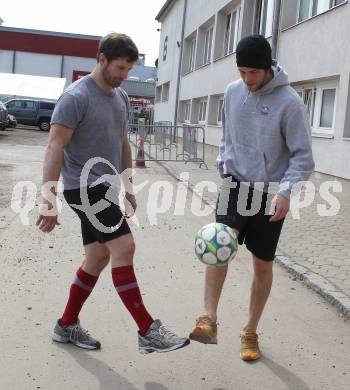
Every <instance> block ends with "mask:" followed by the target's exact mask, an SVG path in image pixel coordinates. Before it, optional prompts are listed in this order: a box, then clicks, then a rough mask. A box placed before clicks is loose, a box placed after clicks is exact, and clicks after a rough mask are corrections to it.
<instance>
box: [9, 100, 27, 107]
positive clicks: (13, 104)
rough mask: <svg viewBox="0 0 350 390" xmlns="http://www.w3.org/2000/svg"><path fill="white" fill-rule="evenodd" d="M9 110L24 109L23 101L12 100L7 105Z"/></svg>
mask: <svg viewBox="0 0 350 390" xmlns="http://www.w3.org/2000/svg"><path fill="white" fill-rule="evenodd" d="M7 107H8V108H23V101H22V100H12V101H11V102H9V103H8V104H7Z"/></svg>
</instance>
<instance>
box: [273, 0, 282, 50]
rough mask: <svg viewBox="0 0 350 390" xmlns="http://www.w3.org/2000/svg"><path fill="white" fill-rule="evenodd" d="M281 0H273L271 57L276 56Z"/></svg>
mask: <svg viewBox="0 0 350 390" xmlns="http://www.w3.org/2000/svg"><path fill="white" fill-rule="evenodd" d="M280 16H281V0H275V10H274V13H273V26H272V58H277V47H278V35H279V30H280Z"/></svg>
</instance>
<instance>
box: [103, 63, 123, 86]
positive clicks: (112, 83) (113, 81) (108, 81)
mask: <svg viewBox="0 0 350 390" xmlns="http://www.w3.org/2000/svg"><path fill="white" fill-rule="evenodd" d="M102 76H103V79H104V81H105V83H106V84H108V85H109V86H111V87H112V88H118V87H119V86H120V84H121V83H120V82H119V81H117V80H116V79H115V78H113V77H112V76H111V74H110V73H109V72H108V69H107V68H105V69H103V70H102Z"/></svg>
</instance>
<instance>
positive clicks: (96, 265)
mask: <svg viewBox="0 0 350 390" xmlns="http://www.w3.org/2000/svg"><path fill="white" fill-rule="evenodd" d="M84 248H85V260H84V262H83V264H82V266H81V267H80V268H79V269H78V271H77V273H76V276H75V279H74V281H73V283H72V285H71V288H70V292H69V298H68V302H67V305H66V308H65V310H64V313H63V315H62V317H61V318H60V319H59V320H58V321H57V324H56V326H55V330H54V334H53V339H54V340H55V341H59V342H64V343H68V342H71V343H73V344H75V345H78V346H80V347H82V348H87V349H99V348H100V343H99V342H98V341H97V340H95V339H93V338H92V337H91V336H90V335H88V334H87V333H86V332H85V331H84V329H83V328H81V326H80V323H79V321H78V316H79V313H80V311H81V309H82V307H83V305H84V303H85V301H86V300H87V298H88V297H89V295H90V294H91V292H92V290H93V288H94V286H95V284H96V282H97V279H98V277H99V275H100V273H101V272H102V270H103V269H104V268H105V267H106V265H107V264H108V262H109V251H108V249H107V248H106V247H105V246H104V245H103V244H99V243H97V242H93V243H91V244H88V245H84Z"/></svg>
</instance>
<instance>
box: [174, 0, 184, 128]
mask: <svg viewBox="0 0 350 390" xmlns="http://www.w3.org/2000/svg"><path fill="white" fill-rule="evenodd" d="M186 12H187V0H184V10H183V16H182V30H181V44H180V58H179V67H178V73H177V82H176V96H175V113H174V126H177V113H178V110H179V93H180V79H181V72H182V55H183V47H184V36H185V23H186Z"/></svg>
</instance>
